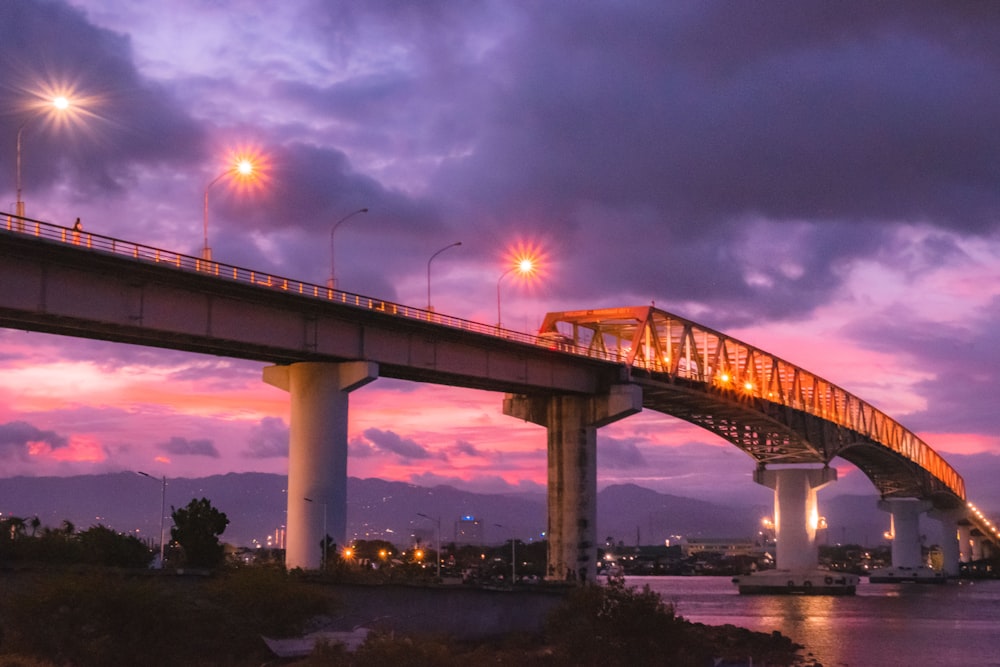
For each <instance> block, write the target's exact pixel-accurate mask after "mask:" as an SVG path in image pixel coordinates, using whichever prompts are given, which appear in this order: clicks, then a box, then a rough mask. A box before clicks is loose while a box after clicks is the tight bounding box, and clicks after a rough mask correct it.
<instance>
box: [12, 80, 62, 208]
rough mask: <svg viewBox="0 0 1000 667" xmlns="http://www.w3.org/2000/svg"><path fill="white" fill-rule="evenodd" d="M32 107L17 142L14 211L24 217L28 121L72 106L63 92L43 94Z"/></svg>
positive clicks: (19, 129) (19, 131) (59, 114)
mask: <svg viewBox="0 0 1000 667" xmlns="http://www.w3.org/2000/svg"><path fill="white" fill-rule="evenodd" d="M30 107H31V109H30V113H29V114H28V115H27V117H26V118H25V119H24V120H23V121H22V122H21V124H20V125H19V126H18V128H17V142H16V144H17V156H16V159H15V162H14V164H15V170H16V173H15V179H14V183H15V189H16V190H17V194H16V196H17V200H16V202H15V204H14V213H15V215H17V216H18V217H22V218H23V217H24V211H25V209H24V200H23V199H22V197H21V192H22V189H23V188H22V181H21V161H22V154H23V152H24V150H23V143H24V141H23V136H24V128H25V127H27V125H28V123H30V122H31V121H32V120H33V119H35V118H37V117H38V116H42V115H48V116H49V117H51V116H52V112H53V111H55V112H58V114H57V115H58V116H62V115H64V112H66V111H67V110H68V109H69V108H70V99H69V97H67V96H66V95H63V94H56V95H43V96H41V97H40V99H39V100H37V101H36V102H35V103H33V104H31V105H30Z"/></svg>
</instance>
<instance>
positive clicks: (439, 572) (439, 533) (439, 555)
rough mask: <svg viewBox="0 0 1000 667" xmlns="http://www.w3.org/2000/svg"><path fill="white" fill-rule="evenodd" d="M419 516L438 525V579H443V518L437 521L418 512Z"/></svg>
mask: <svg viewBox="0 0 1000 667" xmlns="http://www.w3.org/2000/svg"><path fill="white" fill-rule="evenodd" d="M417 516H422V517H424V518H425V519H427V520H429V521H433V522H434V523H436V524H437V578H438V579H440V578H441V517H438V518H437V519H435V518H433V517H429V516H427V515H426V514H423V513H421V512H417Z"/></svg>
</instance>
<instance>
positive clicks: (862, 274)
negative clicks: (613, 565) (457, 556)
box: [0, 0, 1000, 513]
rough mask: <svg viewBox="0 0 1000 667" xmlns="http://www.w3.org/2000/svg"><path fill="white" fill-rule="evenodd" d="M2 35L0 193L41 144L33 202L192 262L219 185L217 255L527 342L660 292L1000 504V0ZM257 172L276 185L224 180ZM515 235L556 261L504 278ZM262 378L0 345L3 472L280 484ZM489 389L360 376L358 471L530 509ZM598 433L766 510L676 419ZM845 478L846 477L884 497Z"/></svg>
mask: <svg viewBox="0 0 1000 667" xmlns="http://www.w3.org/2000/svg"><path fill="white" fill-rule="evenodd" d="M0 25H2V26H3V27H4V35H5V37H4V39H3V40H2V41H0V204H2V206H0V210H4V211H13V209H14V202H15V201H16V192H15V189H16V185H15V181H16V179H15V173H16V167H15V157H16V150H15V147H16V136H17V134H18V128H23V130H22V166H21V173H22V182H23V201H24V202H25V206H26V213H27V215H28V216H30V217H33V218H38V219H41V220H45V221H49V222H55V223H58V224H66V225H71V224H72V222H73V220H74V219H75V218H77V217H79V218H81V220H82V223H83V225H84V228H85V229H86V230H88V231H92V232H95V233H100V234H105V235H109V236H113V237H117V238H122V239H127V240H130V241H136V242H139V243H144V244H148V245H152V246H157V247H162V248H166V249H169V250H175V251H180V252H186V253H189V254H191V255H195V256H197V255H199V254H200V252H201V248H202V245H203V233H204V219H203V205H204V199H205V196H206V192H208V200H209V214H208V219H209V224H208V233H209V236H210V245H211V247H212V251H213V257H214V259H216V260H218V261H220V262H225V263H228V264H235V265H238V266H243V267H248V268H252V269H256V270H261V271H267V272H271V273H274V274H278V275H283V276H287V277H291V278H295V279H300V280H306V281H310V282H316V283H319V284H325V281H326V280H327V279H328V278H329V277H330V275H331V274H332V273H334V270H335V275H336V279H337V286H338V287H339V288H341V289H344V290H347V291H351V292H356V293H360V294H365V295H369V296H375V297H379V298H383V299H387V300H391V301H395V302H399V303H403V304H408V305H414V306H420V307H423V306H425V305H427V292H428V289H429V288H430V287H432V288H433V289H432V297H433V298H432V305H433V306H434V308H435V309H436V310H437V311H438V312H441V313H446V314H448V315H454V316H457V317H462V318H466V319H470V320H476V321H480V322H485V323H493V322H495V320H496V315H497V310H498V309H499V308H500V306H501V301H502V309H503V310H502V319H503V322H504V325H505V326H507V327H509V328H512V329H517V330H522V331H534V330H536V329H537V327H538V325H539V324H540V323H541V321H542V319H543V317H544V315H545V313H547V312H550V311H562V310H577V309H589V308H610V307H618V306H634V305H645V304H649V303H651V302H655V304H656V306H657V307H658V308H661V309H664V310H667V311H669V312H672V313H675V314H677V315H680V316H682V317H687V318H690V319H693V320H695V321H697V322H699V323H700V324H703V325H706V326H710V327H713V328H715V329H718V330H721V331H724V332H726V333H727V334H730V335H732V336H735V337H737V338H740V339H741V340H744V341H746V342H747V343H750V344H752V345H754V346H757V347H759V348H762V349H765V350H767V351H769V352H771V353H774V354H777V355H778V356H781V357H782V358H784V359H787V360H789V361H791V362H793V363H796V364H798V365H799V366H802V367H804V368H806V369H808V370H809V371H811V372H813V373H816V374H818V375H820V376H822V377H824V378H826V379H827V380H829V381H831V382H834V383H835V384H837V385H839V386H841V387H843V388H845V389H847V390H848V391H850V392H852V393H854V394H856V395H858V396H860V397H861V398H863V399H865V400H867V401H868V402H870V403H872V404H874V405H876V406H877V407H879V408H880V409H882V410H884V411H885V412H886V413H888V414H889V415H891V416H892V417H894V418H895V419H897V420H898V421H900V422H901V423H902V424H903V425H904V426H906V427H907V428H909V429H910V430H912V431H914V432H915V433H917V434H918V435H919V436H920V437H921V438H922V439H923V440H925V441H926V442H927V443H928V444H930V445H931V447H933V448H934V449H935V450H936V451H938V452H939V453H940V454H942V455H943V456H944V457H945V458H946V459H947V460H948V461H949V462H950V463H951V464H952V465H953V466H954V467H955V468H956V469H957V470H958V471H959V473H961V474H962V475H963V476H964V477H965V480H966V484H967V488H968V492H969V498H970V499H971V500H972V501H973V502H975V503H976V504H978V505H979V506H981V507H982V508H984V509H986V510H987V511H990V510H992V511H993V512H995V513H1000V488H997V485H996V483H995V481H994V480H996V479H998V478H1000V435H998V434H1000V410H998V409H997V396H998V395H1000V379H998V376H1000V373H998V372H997V371H998V352H997V350H998V344H1000V333H998V330H1000V327H998V324H1000V87H998V86H997V85H996V81H997V80H1000V42H998V41H997V40H996V35H997V34H1000V4H996V3H983V2H920V1H913V2H891V1H890V2H879V3H871V2H861V1H852V0H845V1H843V2H837V3H828V2H809V1H806V2H802V1H799V0H795V1H792V0H773V1H769V2H766V3H731V2H715V1H712V0H698V1H690V2H685V1H677V2H671V3H664V2H660V1H657V0H623V1H620V2H613V3H612V2H590V1H585V0H581V1H579V2H572V3H568V2H530V1H526V0H524V1H520V0H497V1H495V2H491V1H489V0H482V1H475V0H473V1H469V2H446V1H434V0H427V1H424V2H419V3H408V2H400V1H393V0H383V1H380V0H371V1H368V2H364V3H357V2H335V1H330V0H326V1H324V0H289V1H287V2H256V1H254V2H252V1H250V0H171V1H170V2H166V1H162V2H156V1H150V2H143V3H135V2H133V1H132V0H52V1H48V0H0ZM57 94H65V95H67V96H68V97H70V99H71V100H72V106H71V107H70V109H68V110H67V111H66V112H65V113H64V114H59V115H56V114H54V113H53V112H51V111H49V110H46V105H47V103H48V102H49V100H51V98H52V97H53V96H54V95H57ZM237 155H249V156H253V157H254V158H255V160H256V164H257V170H256V172H255V178H254V179H253V180H252V181H250V182H238V181H236V180H235V179H231V178H229V177H228V176H227V177H224V178H222V179H221V180H219V181H216V180H215V179H217V178H218V177H219V176H220V175H222V174H225V173H226V172H227V170H228V169H229V168H230V166H231V163H232V159H233V157H234V156H237ZM4 174H6V175H7V176H6V177H2V175H4ZM210 184H212V185H211V186H210ZM361 208H367V209H369V210H368V212H367V213H363V214H362V213H358V214H355V215H353V216H351V217H350V218H348V219H346V220H345V218H346V217H347V216H350V215H351V214H352V213H354V212H355V211H358V210H359V209H361ZM341 221H342V224H340V225H337V232H336V234H335V235H333V234H332V229H333V228H334V226H335V225H336V223H338V222H341ZM331 239H332V240H331ZM457 242H461V245H460V246H455V247H452V248H449V249H448V250H447V251H446V252H442V253H441V254H439V255H437V256H435V258H434V260H433V262H432V263H431V261H430V258H431V257H432V256H434V255H435V253H436V252H437V251H439V250H441V249H443V248H445V247H446V246H449V245H450V244H453V243H457ZM524 249H530V250H532V251H533V252H534V253H535V254H536V255H537V256H538V257H539V272H538V275H537V276H536V278H535V279H534V280H532V281H522V280H519V279H517V276H516V274H515V275H510V276H507V277H506V278H504V279H503V280H501V279H500V278H501V276H502V275H503V274H504V273H505V272H506V271H507V269H508V268H510V266H511V257H512V256H513V254H514V253H516V252H517V251H518V250H524ZM331 255H332V256H331ZM429 266H430V267H432V273H431V278H432V279H431V285H430V286H429V285H428V279H427V276H428V267H429ZM498 285H499V287H498ZM0 288H2V286H0ZM498 291H499V294H500V296H497V295H498ZM501 297H502V298H501ZM263 366H264V364H262V363H254V362H249V361H240V360H232V359H225V358H217V357H209V356H201V355H193V354H189V353H181V352H172V351H165V350H154V349H145V348H140V347H132V346H127V345H118V344H111V343H103V342H98V341H87V340H76V339H70V338H62V337H56V336H49V335H43V334H38V333H29V332H23V331H13V330H0V477H8V476H14V475H34V476H47V475H57V476H60V475H76V474H94V473H101V472H109V471H122V470H142V471H146V472H148V473H150V474H153V475H156V476H160V475H165V476H167V477H198V476H206V475H212V474H222V473H228V472H244V471H261V472H273V473H285V472H287V451H288V419H289V404H288V396H287V394H285V393H284V392H281V391H280V390H278V389H275V388H273V387H270V386H268V385H266V384H264V382H263V381H262V379H261V372H262V368H263ZM502 398H503V397H502V395H501V394H497V393H491V392H484V391H473V390H463V389H456V388H450V387H441V386H432V385H419V384H412V383H405V382H401V381H394V380H387V379H380V380H378V381H376V382H374V383H372V384H369V385H367V386H366V387H364V388H362V389H360V390H358V391H356V392H354V393H353V394H352V395H351V398H350V401H351V414H350V425H349V442H350V457H349V467H348V473H349V474H350V475H352V476H356V477H381V478H384V479H390V480H398V481H406V482H411V483H415V484H420V485H435V484H451V485H453V486H457V487H459V488H463V489H469V490H475V491H482V492H504V491H517V490H528V491H533V490H542V489H544V485H545V432H544V430H543V429H542V428H541V427H538V426H535V425H531V424H526V423H523V422H520V421H518V420H515V419H513V418H510V417H505V416H503V414H502V412H501V402H502ZM598 447H599V453H598V467H599V484H600V485H601V486H602V487H603V486H604V485H607V484H614V483H636V484H640V485H642V486H646V487H648V488H653V489H655V490H658V491H661V492H665V493H673V494H677V495H687V496H692V497H699V498H720V499H725V498H728V497H733V498H740V499H756V500H760V499H764V500H767V499H769V498H770V494H771V491H770V490H768V489H764V488H763V487H757V486H755V485H754V484H753V482H752V479H751V474H752V470H753V467H754V463H753V460H752V459H751V458H750V457H748V456H747V455H746V454H744V453H743V452H741V451H740V450H738V449H736V448H735V447H733V446H732V445H729V444H728V443H725V442H723V441H721V440H719V439H718V438H716V437H715V436H713V435H711V434H709V433H708V432H706V431H701V430H700V429H698V428H696V427H693V426H690V425H688V424H686V423H683V422H680V421H678V420H675V419H672V418H670V417H667V416H664V415H659V414H656V413H649V412H647V413H642V414H640V415H636V416H634V417H630V418H628V419H625V420H623V421H620V422H617V423H615V424H613V425H611V426H608V427H605V428H603V429H601V430H600V432H599V434H598ZM835 464H836V465H837V468H838V470H839V472H840V481H839V482H838V483H837V484H836V485H835V486H834V487H832V489H831V491H824V492H823V493H824V494H826V493H837V494H839V493H869V494H872V495H874V494H875V489H874V487H873V486H872V485H871V483H870V482H869V481H868V480H867V479H866V478H865V477H864V476H863V475H862V474H861V473H860V472H859V471H858V470H856V469H854V468H853V467H852V466H851V465H850V464H847V463H846V462H843V461H840V460H836V461H835Z"/></svg>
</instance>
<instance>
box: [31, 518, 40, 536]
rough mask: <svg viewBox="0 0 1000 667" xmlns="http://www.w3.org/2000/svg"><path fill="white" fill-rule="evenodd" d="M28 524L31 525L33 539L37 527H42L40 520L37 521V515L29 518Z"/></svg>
mask: <svg viewBox="0 0 1000 667" xmlns="http://www.w3.org/2000/svg"><path fill="white" fill-rule="evenodd" d="M28 523H29V524H30V525H31V536H32V537H34V536H35V532H36V531H38V527H39V526H41V525H42V520H41V519H39V518H38V515H37V514H36V515H35V516H33V517H32V518H31V521H29V522H28Z"/></svg>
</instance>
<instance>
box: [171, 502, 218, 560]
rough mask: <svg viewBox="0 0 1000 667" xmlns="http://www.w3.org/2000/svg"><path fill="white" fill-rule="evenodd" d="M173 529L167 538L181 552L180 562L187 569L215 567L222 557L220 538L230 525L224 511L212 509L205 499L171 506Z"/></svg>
mask: <svg viewBox="0 0 1000 667" xmlns="http://www.w3.org/2000/svg"><path fill="white" fill-rule="evenodd" d="M170 511H171V512H172V514H171V517H172V518H173V520H174V527H173V528H171V529H170V537H171V538H172V539H173V540H174V541H175V542H177V543H178V544H179V545H180V546H181V549H182V550H183V552H184V553H183V555H182V557H181V561H182V563H183V564H184V565H187V566H190V567H217V566H219V565H221V564H222V561H223V559H224V558H225V552H224V548H223V545H222V543H221V542H219V535H221V534H222V533H223V532H225V530H226V526H228V525H229V518H228V517H227V516H226V515H225V513H224V512H220V511H219V510H217V509H215V508H214V507H212V503H210V502H209V501H208V498H202V499H201V500H197V499H192V500H191V502H190V503H188V504H187V506H186V507H182V508H180V509H177V508H175V507H173V506H171V507H170Z"/></svg>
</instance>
